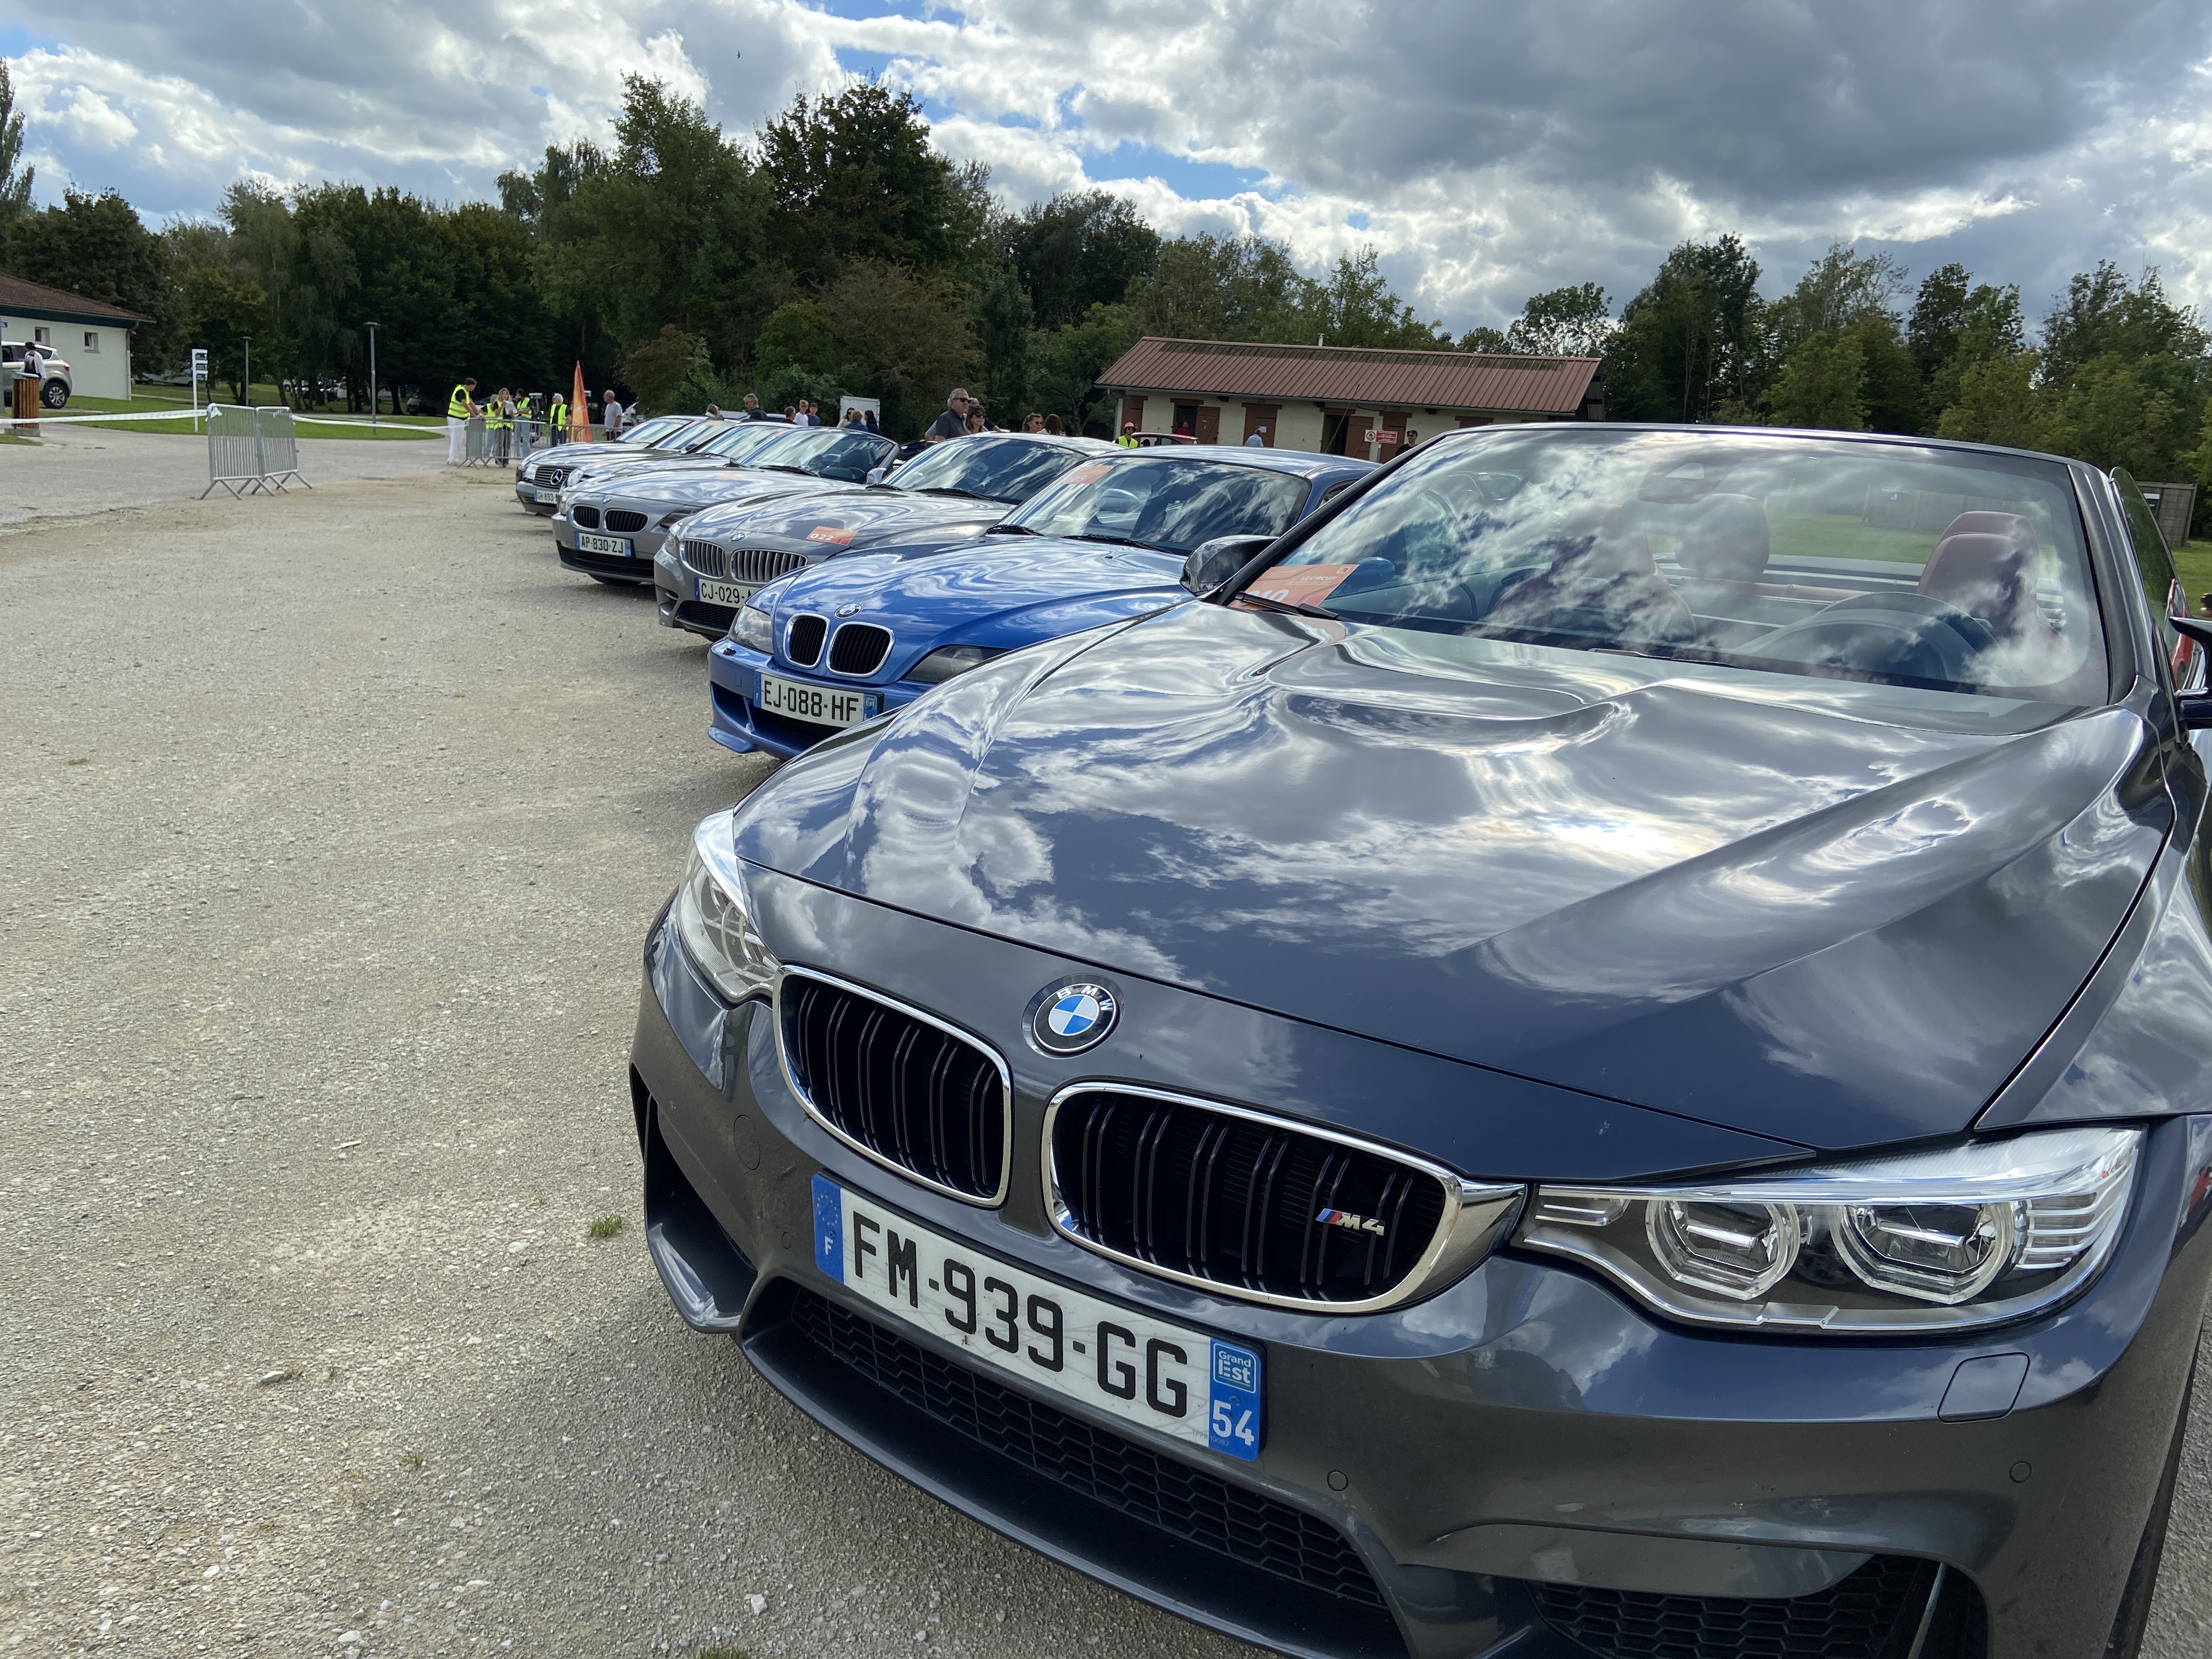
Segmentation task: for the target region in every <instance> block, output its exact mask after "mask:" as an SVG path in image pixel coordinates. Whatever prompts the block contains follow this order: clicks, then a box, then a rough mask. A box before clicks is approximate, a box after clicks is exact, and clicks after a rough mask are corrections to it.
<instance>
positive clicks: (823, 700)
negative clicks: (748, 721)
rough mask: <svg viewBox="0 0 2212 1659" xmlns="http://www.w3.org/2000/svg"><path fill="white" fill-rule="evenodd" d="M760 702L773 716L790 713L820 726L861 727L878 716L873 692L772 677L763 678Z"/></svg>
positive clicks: (792, 716)
mask: <svg viewBox="0 0 2212 1659" xmlns="http://www.w3.org/2000/svg"><path fill="white" fill-rule="evenodd" d="M757 701H758V702H759V703H760V706H761V707H762V708H765V709H766V710H767V711H768V712H769V714H788V715H789V716H790V717H791V718H792V719H793V720H812V721H813V722H814V723H815V724H816V725H817V726H858V725H859V724H860V722H861V721H862V720H872V719H874V718H875V714H876V699H875V696H874V694H873V693H872V692H867V691H847V690H842V689H840V688H836V687H832V686H823V685H807V684H802V683H801V682H799V681H798V680H781V679H778V678H776V677H775V675H773V674H763V675H762V676H761V677H760V696H759V698H758V699H757Z"/></svg>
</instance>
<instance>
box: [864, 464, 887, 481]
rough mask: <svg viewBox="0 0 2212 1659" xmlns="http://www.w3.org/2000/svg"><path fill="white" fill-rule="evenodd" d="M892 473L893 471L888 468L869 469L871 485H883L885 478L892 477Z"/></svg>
mask: <svg viewBox="0 0 2212 1659" xmlns="http://www.w3.org/2000/svg"><path fill="white" fill-rule="evenodd" d="M890 471H891V470H890V468H889V467H888V466H872V467H870V468H869V469H868V482H869V483H882V482H883V481H884V479H885V478H887V477H890Z"/></svg>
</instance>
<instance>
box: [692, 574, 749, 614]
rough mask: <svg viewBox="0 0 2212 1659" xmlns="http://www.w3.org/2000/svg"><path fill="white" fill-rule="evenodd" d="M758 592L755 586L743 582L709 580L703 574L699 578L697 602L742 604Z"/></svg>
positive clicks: (703, 603) (704, 603) (706, 603)
mask: <svg viewBox="0 0 2212 1659" xmlns="http://www.w3.org/2000/svg"><path fill="white" fill-rule="evenodd" d="M757 592H760V588H759V587H758V586H748V585H747V584H745V583H744V582H710V581H708V580H707V579H706V578H705V577H704V576H702V577H701V578H699V603H700V604H702V605H731V606H733V607H734V606H737V605H743V604H744V602H745V601H746V600H747V599H750V598H752V596H753V595H754V594H756V593H757Z"/></svg>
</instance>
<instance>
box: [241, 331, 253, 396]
mask: <svg viewBox="0 0 2212 1659" xmlns="http://www.w3.org/2000/svg"><path fill="white" fill-rule="evenodd" d="M239 338H240V339H242V340H244V341H245V342H246V371H245V374H243V376H242V377H241V379H242V381H243V383H244V385H245V387H246V407H247V408H248V409H251V408H252V407H253V337H252V335H251V334H241V335H240V336H239Z"/></svg>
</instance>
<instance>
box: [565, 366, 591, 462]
mask: <svg viewBox="0 0 2212 1659" xmlns="http://www.w3.org/2000/svg"><path fill="white" fill-rule="evenodd" d="M568 441H569V442H570V443H572V444H587V443H589V442H591V441H592V404H591V400H590V396H589V394H588V393H586V392H585V390H584V366H583V364H581V363H578V364H577V365H576V390H575V392H574V394H573V395H572V396H571V397H570V398H569V399H568Z"/></svg>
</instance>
